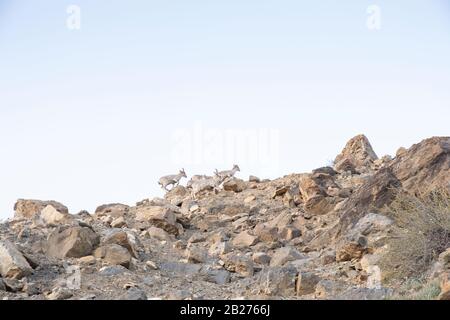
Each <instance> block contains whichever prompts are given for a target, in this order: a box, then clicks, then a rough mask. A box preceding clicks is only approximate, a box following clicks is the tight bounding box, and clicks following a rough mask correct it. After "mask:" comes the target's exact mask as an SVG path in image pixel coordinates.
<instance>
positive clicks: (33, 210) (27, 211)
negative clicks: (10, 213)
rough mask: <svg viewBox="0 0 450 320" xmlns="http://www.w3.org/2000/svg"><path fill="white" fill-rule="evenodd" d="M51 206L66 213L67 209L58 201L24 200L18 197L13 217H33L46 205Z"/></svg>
mask: <svg viewBox="0 0 450 320" xmlns="http://www.w3.org/2000/svg"><path fill="white" fill-rule="evenodd" d="M49 205H50V206H52V207H53V208H54V209H55V210H56V211H58V212H60V213H62V214H68V213H69V209H67V207H66V206H65V205H63V204H61V203H59V202H56V201H53V200H51V201H41V200H25V199H19V200H17V202H16V203H15V205H14V211H15V214H14V217H15V218H25V219H29V218H33V217H35V216H38V215H39V214H40V213H41V211H42V210H43V209H44V208H46V207H47V206H49Z"/></svg>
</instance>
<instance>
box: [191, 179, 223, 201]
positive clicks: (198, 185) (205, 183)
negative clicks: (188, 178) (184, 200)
mask: <svg viewBox="0 0 450 320" xmlns="http://www.w3.org/2000/svg"><path fill="white" fill-rule="evenodd" d="M223 181H224V179H223V178H221V177H219V176H214V177H207V178H204V179H198V180H195V181H192V183H191V188H192V190H191V198H192V199H196V196H197V194H199V193H200V192H202V191H205V190H213V191H218V189H219V187H220V185H221V184H222V183H223Z"/></svg>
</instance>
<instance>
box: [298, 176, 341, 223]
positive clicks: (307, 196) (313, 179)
mask: <svg viewBox="0 0 450 320" xmlns="http://www.w3.org/2000/svg"><path fill="white" fill-rule="evenodd" d="M299 190H300V195H301V197H302V200H303V202H304V207H305V210H306V211H307V212H308V213H310V214H314V215H320V214H326V213H328V212H330V211H332V210H333V209H334V207H335V206H336V204H337V199H336V198H334V197H333V196H334V194H329V193H328V192H329V190H333V191H335V192H336V190H339V186H338V185H337V184H336V182H335V178H334V176H333V175H330V174H327V173H323V172H320V171H318V172H315V173H313V174H310V175H303V176H302V177H301V178H300V181H299ZM336 193H337V192H336Z"/></svg>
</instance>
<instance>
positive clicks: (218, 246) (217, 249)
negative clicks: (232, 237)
mask: <svg viewBox="0 0 450 320" xmlns="http://www.w3.org/2000/svg"><path fill="white" fill-rule="evenodd" d="M231 250H232V247H231V245H230V243H229V242H228V241H217V242H214V243H213V244H212V245H211V247H210V248H209V250H208V253H209V254H210V255H211V256H221V255H224V254H227V253H229V252H231Z"/></svg>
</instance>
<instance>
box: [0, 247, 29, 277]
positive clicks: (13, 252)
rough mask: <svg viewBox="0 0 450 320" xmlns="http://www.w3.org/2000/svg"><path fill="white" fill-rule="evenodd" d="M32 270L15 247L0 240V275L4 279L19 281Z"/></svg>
mask: <svg viewBox="0 0 450 320" xmlns="http://www.w3.org/2000/svg"><path fill="white" fill-rule="evenodd" d="M32 271H33V269H32V268H31V266H30V264H29V263H28V262H27V260H26V259H25V258H24V256H23V255H22V253H21V252H20V251H19V250H18V249H17V247H16V246H15V245H14V244H13V243H11V242H10V241H8V240H0V274H1V276H2V277H4V278H14V279H21V278H23V277H25V276H27V275H29V274H31V273H32Z"/></svg>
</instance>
